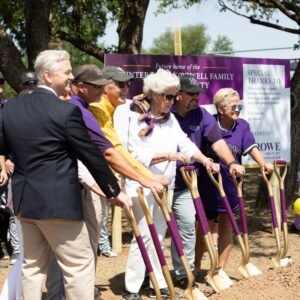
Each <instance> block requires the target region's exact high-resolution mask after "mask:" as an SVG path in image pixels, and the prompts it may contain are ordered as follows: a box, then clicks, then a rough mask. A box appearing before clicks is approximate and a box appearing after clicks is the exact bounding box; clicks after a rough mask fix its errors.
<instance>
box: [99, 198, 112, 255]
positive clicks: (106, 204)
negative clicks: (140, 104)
mask: <svg viewBox="0 0 300 300" xmlns="http://www.w3.org/2000/svg"><path fill="white" fill-rule="evenodd" d="M100 198H101V205H102V221H101V225H100V235H99V241H98V249H99V251H100V252H106V251H110V250H111V245H110V241H109V234H108V228H107V222H108V215H109V209H110V207H111V204H110V201H108V200H106V199H105V198H102V197H100Z"/></svg>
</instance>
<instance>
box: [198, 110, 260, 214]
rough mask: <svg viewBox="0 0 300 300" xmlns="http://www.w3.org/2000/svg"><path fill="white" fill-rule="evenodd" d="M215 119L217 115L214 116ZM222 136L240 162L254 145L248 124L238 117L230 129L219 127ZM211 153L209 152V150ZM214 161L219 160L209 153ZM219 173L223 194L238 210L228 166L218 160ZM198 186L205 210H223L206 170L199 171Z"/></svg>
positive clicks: (233, 207)
mask: <svg viewBox="0 0 300 300" xmlns="http://www.w3.org/2000/svg"><path fill="white" fill-rule="evenodd" d="M214 117H215V118H216V119H217V115H215V116H214ZM221 131H222V137H223V139H224V140H225V141H226V143H227V145H228V147H229V149H230V150H231V152H232V154H233V156H234V158H235V160H237V161H238V162H240V163H241V159H242V155H247V154H248V153H249V152H250V151H251V150H252V149H253V148H254V147H256V146H257V144H256V143H255V139H254V136H253V134H252V132H251V130H250V126H249V124H248V122H247V121H245V120H244V119H238V120H237V121H236V122H235V123H234V125H233V126H232V128H231V129H229V130H225V129H221ZM207 150H208V152H210V151H209V149H208V148H207V149H204V154H207V153H206V152H207ZM210 154H211V152H210ZM210 157H212V158H213V159H214V161H215V162H219V159H218V157H217V156H216V155H210ZM220 167H221V175H222V180H223V187H224V191H225V194H226V196H227V198H228V200H229V203H230V206H231V208H232V210H233V211H237V210H238V207H239V205H238V198H237V191H236V187H235V184H234V181H233V179H232V177H231V175H230V172H229V168H228V166H227V165H226V164H225V163H223V162H222V161H220ZM198 187H199V192H200V197H201V199H202V202H203V205H204V208H205V210H206V211H214V212H215V211H218V212H225V211H226V210H225V206H224V204H223V201H222V199H221V197H220V196H219V193H218V191H217V189H216V188H215V186H214V185H213V183H212V182H211V180H210V178H209V177H208V175H207V173H206V172H200V174H199V177H198Z"/></svg>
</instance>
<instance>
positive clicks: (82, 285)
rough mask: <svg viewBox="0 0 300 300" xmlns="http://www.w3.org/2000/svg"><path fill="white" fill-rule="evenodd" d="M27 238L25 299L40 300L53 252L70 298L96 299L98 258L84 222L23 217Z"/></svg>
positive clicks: (24, 276)
mask: <svg viewBox="0 0 300 300" xmlns="http://www.w3.org/2000/svg"><path fill="white" fill-rule="evenodd" d="M20 222H21V225H22V232H23V238H24V263H23V270H22V285H23V299H24V300H40V299H41V297H42V292H41V287H42V282H43V279H44V276H45V274H46V272H47V267H48V260H49V257H50V255H51V251H52V252H53V253H54V254H55V256H56V258H57V261H58V264H59V266H60V268H61V270H62V272H63V276H64V283H65V296H66V299H67V300H77V299H81V300H92V299H94V285H95V260H94V256H93V251H92V248H91V243H90V240H89V235H88V230H87V227H86V225H85V222H84V221H81V220H70V219H48V220H35V219H26V218H22V217H20Z"/></svg>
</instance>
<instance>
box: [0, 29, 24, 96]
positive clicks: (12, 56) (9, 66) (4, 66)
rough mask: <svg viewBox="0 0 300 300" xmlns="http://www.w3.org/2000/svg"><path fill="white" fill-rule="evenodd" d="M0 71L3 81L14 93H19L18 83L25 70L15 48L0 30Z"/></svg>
mask: <svg viewBox="0 0 300 300" xmlns="http://www.w3.org/2000/svg"><path fill="white" fill-rule="evenodd" d="M0 71H1V72H2V74H3V76H4V78H5V80H6V81H7V82H8V83H9V85H10V86H11V87H12V88H13V89H14V90H16V91H18V92H19V91H20V81H21V76H22V74H23V72H25V71H26V68H25V66H24V64H23V62H22V56H21V54H20V52H19V51H18V49H17V47H16V46H15V44H14V43H13V41H12V40H11V38H10V37H9V36H8V35H7V34H6V32H5V31H4V30H3V29H1V28H0Z"/></svg>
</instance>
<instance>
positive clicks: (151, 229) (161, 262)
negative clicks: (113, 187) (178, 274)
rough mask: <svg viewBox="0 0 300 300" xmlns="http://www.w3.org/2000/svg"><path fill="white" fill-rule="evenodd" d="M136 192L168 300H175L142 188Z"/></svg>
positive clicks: (169, 276) (168, 273)
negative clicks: (166, 287)
mask: <svg viewBox="0 0 300 300" xmlns="http://www.w3.org/2000/svg"><path fill="white" fill-rule="evenodd" d="M136 191H137V194H138V197H139V200H140V203H141V206H142V208H143V211H144V215H145V217H146V221H147V224H148V228H149V231H150V234H151V237H152V240H153V243H154V247H155V250H156V253H157V256H158V259H159V262H160V265H161V269H162V272H163V275H164V278H165V280H166V283H167V285H168V289H169V293H170V300H175V299H176V294H175V289H174V285H173V281H172V278H171V275H170V272H169V269H168V265H167V262H166V259H165V256H164V253H163V250H162V249H161V245H160V242H159V239H158V234H157V231H156V228H155V225H154V224H153V220H152V216H151V214H150V212H149V208H148V204H147V200H146V198H145V195H144V191H143V188H141V187H140V188H137V190H136Z"/></svg>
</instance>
